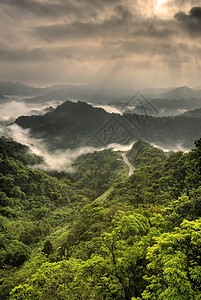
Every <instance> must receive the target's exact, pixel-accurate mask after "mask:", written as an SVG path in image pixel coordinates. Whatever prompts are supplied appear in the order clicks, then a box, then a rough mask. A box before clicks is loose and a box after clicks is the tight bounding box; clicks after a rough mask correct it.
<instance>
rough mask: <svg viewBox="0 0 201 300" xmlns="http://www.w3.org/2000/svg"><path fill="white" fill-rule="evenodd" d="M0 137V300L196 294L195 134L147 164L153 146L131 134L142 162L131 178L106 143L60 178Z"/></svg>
mask: <svg viewBox="0 0 201 300" xmlns="http://www.w3.org/2000/svg"><path fill="white" fill-rule="evenodd" d="M0 141H1V148H0V149H1V152H2V153H1V156H0V201H1V208H0V209H1V210H0V212H1V217H0V247H1V248H0V278H1V280H0V298H1V299H5V300H6V299H10V300H19V299H20V300H21V299H22V300H33V299H34V300H35V299H39V300H45V299H50V300H55V299H58V300H60V299H62V300H70V299H80V300H103V299H106V300H110V299H111V300H113V299H117V300H140V299H141V300H142V299H144V300H147V299H150V300H153V299H156V300H159V299H161V300H172V299H182V300H183V299H184V300H189V299H192V300H193V299H199V298H200V294H201V287H200V281H201V270H200V266H201V259H200V257H201V140H198V141H197V142H196V147H195V149H193V150H192V151H190V152H189V153H186V154H184V153H182V152H178V153H173V154H171V155H170V156H169V157H163V158H162V160H161V161H160V162H159V163H157V162H156V161H155V163H154V164H148V165H147V164H146V163H147V162H148V161H149V160H148V157H149V155H150V157H151V158H152V159H153V153H155V155H156V156H157V155H158V154H159V153H157V151H156V152H153V148H152V147H151V146H149V145H147V144H146V143H144V141H138V143H136V144H137V148H138V150H139V147H141V148H142V149H143V148H146V151H145V152H144V155H145V159H143V157H142V154H141V153H140V152H139V153H138V155H136V157H135V159H136V161H138V156H139V161H140V164H141V163H142V162H144V164H143V165H142V166H141V167H140V166H139V168H138V169H137V170H135V171H134V174H133V175H132V176H130V177H129V178H128V177H127V178H125V174H126V173H125V172H124V171H125V170H124V167H125V166H124V164H123V162H122V161H120V160H119V158H120V157H121V155H120V153H118V152H117V153H114V152H113V151H112V150H105V151H106V152H104V151H103V152H95V153H93V154H88V155H85V156H82V157H80V159H78V160H77V161H76V162H75V164H74V168H75V169H74V173H71V174H69V173H63V174H56V173H55V175H57V177H58V178H60V179H58V178H55V177H53V176H50V175H47V174H45V173H44V172H42V171H37V170H33V169H30V168H28V167H27V166H25V165H24V164H23V163H22V161H20V160H18V159H16V158H15V157H16V155H17V156H18V154H17V149H20V147H21V146H20V145H17V144H15V143H14V144H12V143H13V142H12V141H7V140H4V139H3V140H0ZM22 147H23V146H22ZM2 149H3V150H2ZM11 149H13V152H15V155H13V154H12V150H11ZM149 149H150V153H149ZM25 155H26V153H25ZM87 169H88V170H87ZM104 169H105V172H104ZM110 169H111V170H110ZM112 170H113V171H112ZM87 171H89V172H87ZM97 187H99V188H97ZM96 188H97V190H98V194H99V197H98V198H96V199H95V197H96V195H95V194H94V193H91V192H90V190H91V189H96ZM87 195H88V196H89V197H87Z"/></svg>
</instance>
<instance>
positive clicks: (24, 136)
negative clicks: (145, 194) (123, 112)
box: [0, 124, 133, 172]
mask: <svg viewBox="0 0 201 300" xmlns="http://www.w3.org/2000/svg"><path fill="white" fill-rule="evenodd" d="M0 134H3V135H5V136H7V137H8V136H9V137H12V138H13V139H14V140H15V141H17V142H18V143H21V144H24V145H26V146H28V147H29V149H30V152H31V153H34V154H36V155H39V156H41V157H42V158H43V161H44V162H43V163H42V164H40V165H37V166H35V167H34V168H36V169H43V170H48V171H50V170H54V171H69V172H70V171H73V167H72V165H73V162H74V161H75V160H76V159H77V158H78V157H79V156H80V155H83V154H87V153H93V152H95V151H101V150H104V149H111V148H112V149H113V150H114V151H128V150H130V149H131V147H132V145H133V144H129V145H120V144H111V145H108V146H107V147H104V148H94V147H82V148H77V149H73V150H71V149H66V150H63V149H62V150H56V151H49V150H48V149H47V147H46V145H45V144H44V143H43V140H39V139H34V138H31V137H30V135H29V129H22V128H21V127H20V126H18V125H17V124H13V125H11V126H8V127H7V128H5V129H3V127H0Z"/></svg>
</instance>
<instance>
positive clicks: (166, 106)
mask: <svg viewBox="0 0 201 300" xmlns="http://www.w3.org/2000/svg"><path fill="white" fill-rule="evenodd" d="M199 108H201V98H199V99H198V98H197V99H196V98H193V99H178V100H167V99H158V98H157V99H153V100H151V101H147V103H143V105H138V106H136V107H135V108H134V109H133V110H132V111H130V112H128V113H136V114H139V115H143V114H144V115H145V114H147V115H150V116H158V117H164V116H176V115H180V114H182V113H184V112H185V111H186V110H193V109H199Z"/></svg>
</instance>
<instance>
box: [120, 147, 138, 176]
mask: <svg viewBox="0 0 201 300" xmlns="http://www.w3.org/2000/svg"><path fill="white" fill-rule="evenodd" d="M121 156H122V159H123V161H124V162H125V164H126V165H127V166H128V167H129V172H128V176H131V175H132V174H133V171H134V170H135V168H134V166H133V165H132V164H131V163H130V162H129V160H128V158H127V157H126V153H122V154H121Z"/></svg>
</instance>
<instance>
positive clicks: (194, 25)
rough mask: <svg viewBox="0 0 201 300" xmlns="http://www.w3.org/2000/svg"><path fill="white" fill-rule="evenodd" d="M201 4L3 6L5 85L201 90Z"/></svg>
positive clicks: (132, 0)
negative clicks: (185, 86) (184, 87)
mask: <svg viewBox="0 0 201 300" xmlns="http://www.w3.org/2000/svg"><path fill="white" fill-rule="evenodd" d="M200 6H201V1H200V0H191V1H185V0H174V1H173V0H166V1H157V0H151V1H140V0H110V1H106V0H82V1H81V0H74V1H71V0H57V1H52V0H20V1H16V0H1V3H0V17H1V18H0V29H1V37H0V63H1V70H0V79H2V80H4V79H9V80H18V81H23V82H27V83H33V84H37V85H43V84H49V83H58V82H63V83H73V84H79V83H91V84H92V85H93V86H94V85H98V84H99V85H102V86H106V87H111V86H112V87H119V86H121V87H133V88H141V87H145V86H159V85H161V86H162V85H165V86H171V85H172V86H175V85H182V84H183V83H185V84H189V85H191V86H196V85H200V84H199V79H198V78H200V58H201V55H200V53H201V46H200V38H201V31H200V28H201V26H200V25H201V14H200V10H201V7H200Z"/></svg>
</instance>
